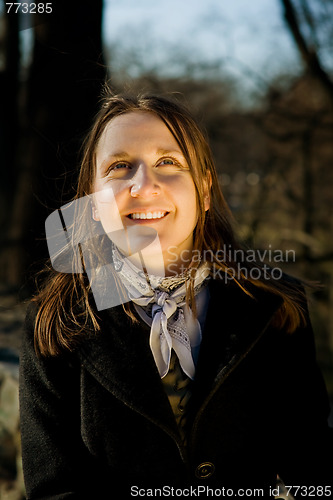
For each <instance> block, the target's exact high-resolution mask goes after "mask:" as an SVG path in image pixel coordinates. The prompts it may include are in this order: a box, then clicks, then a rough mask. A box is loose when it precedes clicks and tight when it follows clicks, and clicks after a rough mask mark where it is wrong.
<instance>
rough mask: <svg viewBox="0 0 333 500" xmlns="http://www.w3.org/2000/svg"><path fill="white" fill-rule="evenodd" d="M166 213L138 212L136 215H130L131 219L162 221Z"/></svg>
mask: <svg viewBox="0 0 333 500" xmlns="http://www.w3.org/2000/svg"><path fill="white" fill-rule="evenodd" d="M165 214H166V212H147V213H140V212H136V213H134V214H130V218H131V219H161V218H162V217H164V216H165Z"/></svg>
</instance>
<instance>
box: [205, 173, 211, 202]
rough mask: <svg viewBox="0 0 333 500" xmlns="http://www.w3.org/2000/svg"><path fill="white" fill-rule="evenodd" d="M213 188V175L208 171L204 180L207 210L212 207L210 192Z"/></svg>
mask: <svg viewBox="0 0 333 500" xmlns="http://www.w3.org/2000/svg"><path fill="white" fill-rule="evenodd" d="M211 188H212V176H211V173H210V172H207V177H206V179H205V180H204V192H205V194H204V206H205V211H206V212H207V210H209V208H210V192H211Z"/></svg>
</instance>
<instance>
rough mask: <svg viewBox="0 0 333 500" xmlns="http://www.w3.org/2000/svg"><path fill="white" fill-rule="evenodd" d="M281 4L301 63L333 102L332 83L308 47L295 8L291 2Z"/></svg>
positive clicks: (284, 0)
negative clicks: (300, 57)
mask: <svg viewBox="0 0 333 500" xmlns="http://www.w3.org/2000/svg"><path fill="white" fill-rule="evenodd" d="M281 2H282V5H283V7H284V17H285V20H286V22H287V24H288V27H289V30H290V32H291V34H292V36H293V38H294V40H295V43H296V45H297V48H298V50H299V52H300V54H301V56H302V58H303V61H304V62H305V64H306V66H307V67H308V69H309V71H310V72H311V73H312V74H313V75H314V76H315V77H316V78H317V79H318V80H319V81H320V82H321V84H322V86H323V88H324V90H325V91H326V93H327V95H328V96H329V97H330V99H331V100H332V101H333V82H332V81H331V79H330V77H329V76H328V74H327V73H326V71H325V70H324V69H323V67H322V64H321V62H320V60H319V57H318V54H317V52H316V51H315V50H314V49H313V48H311V47H310V46H309V45H308V43H307V41H306V39H305V37H304V36H303V34H302V32H301V29H300V26H299V23H298V20H297V16H296V12H295V8H294V6H293V4H292V2H291V0H281Z"/></svg>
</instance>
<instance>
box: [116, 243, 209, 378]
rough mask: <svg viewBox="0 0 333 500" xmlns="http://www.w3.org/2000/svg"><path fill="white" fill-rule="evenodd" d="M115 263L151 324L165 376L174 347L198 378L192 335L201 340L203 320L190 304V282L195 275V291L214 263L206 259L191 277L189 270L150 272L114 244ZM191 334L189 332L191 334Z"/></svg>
mask: <svg viewBox="0 0 333 500" xmlns="http://www.w3.org/2000/svg"><path fill="white" fill-rule="evenodd" d="M112 253H113V260H114V266H115V269H116V271H117V273H118V275H119V276H120V278H121V281H122V283H123V284H124V286H125V288H126V289H127V291H128V294H129V298H130V299H131V300H132V302H133V303H134V305H135V306H139V307H136V310H137V312H138V314H139V315H140V317H141V318H142V319H143V320H144V321H145V322H146V323H147V324H148V325H149V326H150V327H151V329H150V338H149V345H150V348H151V351H152V354H153V357H154V360H155V363H156V366H157V368H158V371H159V374H160V376H161V378H163V377H165V375H166V374H167V373H168V371H169V365H170V359H171V350H172V349H173V350H174V351H175V353H176V355H177V357H178V359H179V363H180V366H181V368H182V370H183V371H184V373H185V374H186V375H187V376H188V377H189V378H191V379H192V380H193V379H194V375H195V365H194V361H193V357H192V352H191V343H190V337H191V338H194V337H196V338H199V339H200V340H201V327H200V323H199V321H198V320H197V319H196V318H195V317H194V316H193V314H192V311H191V309H190V308H189V307H188V306H187V304H186V300H185V299H186V282H187V281H188V280H189V279H194V294H195V295H197V294H198V293H199V292H200V290H202V288H203V287H204V286H205V285H206V284H207V279H206V278H207V277H208V276H209V270H210V267H209V265H208V263H207V262H204V263H202V264H201V265H200V266H199V268H198V269H197V271H196V273H195V277H194V278H193V277H192V278H191V277H190V273H189V272H185V273H184V274H181V275H177V276H174V277H166V278H163V277H161V276H153V275H149V276H148V275H146V274H145V273H144V272H143V271H142V270H140V269H138V268H137V267H136V266H134V265H133V264H132V263H131V262H130V261H129V260H128V259H127V258H125V257H124V256H123V255H122V254H121V253H120V252H119V250H118V248H117V247H116V246H115V245H113V248H112ZM191 333H192V335H190V336H189V334H191Z"/></svg>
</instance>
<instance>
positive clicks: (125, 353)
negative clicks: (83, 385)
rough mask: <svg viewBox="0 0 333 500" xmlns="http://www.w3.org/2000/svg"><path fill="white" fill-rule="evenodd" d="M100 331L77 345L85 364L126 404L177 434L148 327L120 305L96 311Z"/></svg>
mask: <svg viewBox="0 0 333 500" xmlns="http://www.w3.org/2000/svg"><path fill="white" fill-rule="evenodd" d="M99 316H100V319H101V322H100V324H101V331H100V332H98V333H97V334H93V335H89V337H88V338H87V341H85V342H84V344H83V345H82V346H81V347H80V350H79V357H80V359H81V362H82V364H83V365H84V366H85V368H86V369H87V370H88V371H89V372H90V373H91V374H92V375H93V376H94V377H95V378H96V379H97V380H98V381H99V383H100V384H101V385H102V386H103V387H104V388H106V389H107V390H108V391H110V392H111V393H112V394H113V395H114V396H115V397H116V398H118V399H120V400H121V401H123V402H124V403H125V404H126V405H127V406H129V407H130V408H132V409H133V410H135V411H136V412H138V413H140V414H141V415H143V416H144V417H146V418H148V419H149V420H151V421H152V422H155V423H156V424H157V425H159V426H160V427H162V428H164V429H165V430H167V432H168V433H169V434H171V435H172V436H173V437H174V438H175V439H178V438H179V432H178V429H177V425H176V421H175V418H174V415H173V412H172V409H171V406H170V404H169V400H168V398H167V395H166V393H165V390H164V388H163V384H162V381H161V378H160V375H159V373H158V370H157V367H156V364H155V361H154V358H153V355H152V353H151V349H150V346H149V333H150V329H149V327H148V326H147V325H146V324H142V322H140V323H133V322H132V320H131V319H130V318H129V317H128V316H127V315H126V314H125V313H124V311H123V309H122V306H118V307H114V308H112V309H109V310H105V311H103V312H102V313H99Z"/></svg>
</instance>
